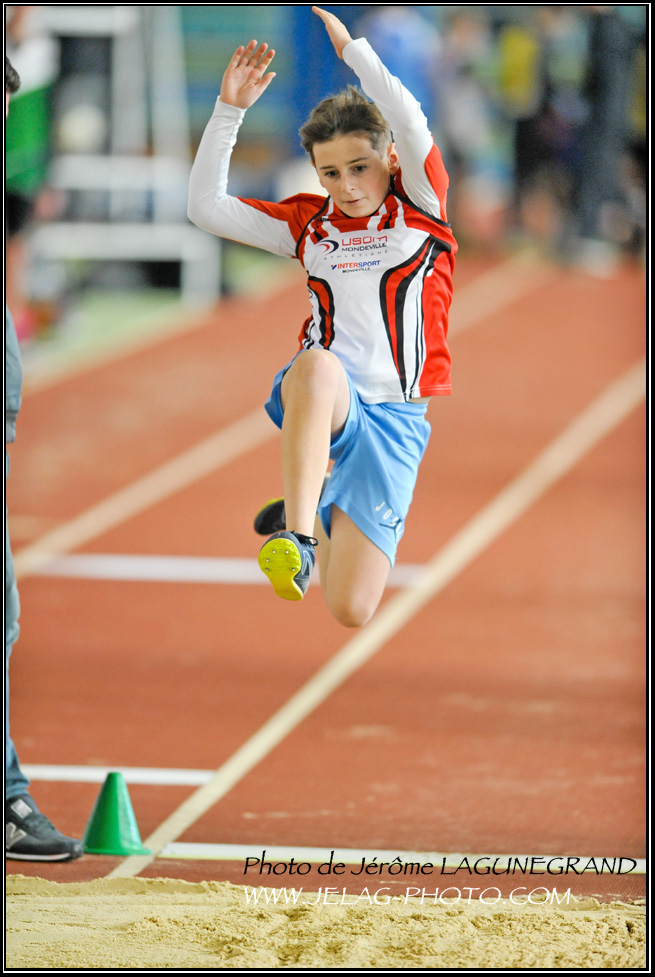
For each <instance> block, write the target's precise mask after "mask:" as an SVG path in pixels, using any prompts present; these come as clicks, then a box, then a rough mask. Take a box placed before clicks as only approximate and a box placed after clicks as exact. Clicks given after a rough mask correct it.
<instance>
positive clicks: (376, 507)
mask: <svg viewBox="0 0 655 977" xmlns="http://www.w3.org/2000/svg"><path fill="white" fill-rule="evenodd" d="M292 362H293V360H292ZM290 366H291V363H289V364H288V365H287V366H285V368H284V369H283V370H280V372H279V373H278V374H277V376H276V377H275V379H274V381H273V389H272V390H271V395H270V397H269V399H268V400H267V402H266V411H267V413H268V415H269V417H270V418H271V420H272V421H273V422H274V423H275V424H277V426H278V427H282V418H283V414H284V412H283V410H282V401H281V393H280V388H281V385H282V379H283V377H284V374H285V373H286V372H287V370H288V369H289V367H290ZM348 383H349V384H350V410H349V412H348V418H347V420H346V423H345V425H344V428H343V430H342V431H341V432H340V434H338V435H337V436H336V437H335V439H334V440H333V441H332V444H331V446H330V458H332V459H333V460H334V465H333V468H332V473H331V475H330V479H329V481H328V483H327V486H326V489H325V492H324V493H323V497H322V499H321V503H320V505H319V509H318V512H319V515H320V517H321V522H322V524H323V529H324V530H325V532H326V534H327V536H328V538H329V536H330V514H331V508H332V506H333V505H336V506H337V507H338V508H339V509H341V510H342V511H343V512H345V513H346V514H347V515H348V516H350V518H351V519H352V521H353V522H354V523H355V525H356V526H357V527H358V528H359V529H361V531H362V532H363V533H364V535H365V536H367V537H368V538H369V539H370V540H371V541H372V542H373V543H375V545H376V546H377V547H379V549H381V550H382V552H383V553H385V554H386V555H387V557H388V558H389V562H390V563H391V565H392V566H393V564H394V562H395V559H396V548H397V546H398V543H399V541H400V538H401V536H402V535H403V532H404V531H405V518H406V516H407V512H408V510H409V506H410V503H411V501H412V495H413V493H414V486H415V484H416V476H417V473H418V466H419V464H420V462H421V459H422V458H423V454H424V452H425V449H426V447H427V443H428V439H429V437H430V425H429V423H428V421H427V419H426V417H425V413H426V410H427V404H406V403H405V404H388V403H385V404H365V403H364V402H363V401H362V400H361V399H360V397H359V394H358V393H357V391H356V390H355V387H354V385H353V383H352V380H351V379H350V377H348Z"/></svg>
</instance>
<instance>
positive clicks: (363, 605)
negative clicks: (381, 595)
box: [328, 597, 378, 628]
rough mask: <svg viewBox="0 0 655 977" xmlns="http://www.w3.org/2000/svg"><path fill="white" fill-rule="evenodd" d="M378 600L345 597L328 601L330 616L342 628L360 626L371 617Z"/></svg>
mask: <svg viewBox="0 0 655 977" xmlns="http://www.w3.org/2000/svg"><path fill="white" fill-rule="evenodd" d="M377 605H378V602H377V601H375V602H374V603H372V602H371V601H367V600H365V599H363V600H357V599H356V598H352V597H351V598H346V599H343V600H340V599H337V600H332V601H328V606H329V608H330V612H331V613H332V616H333V617H334V618H335V620H337V621H338V622H339V624H341V625H342V626H343V627H344V628H362V627H364V625H365V624H368V622H369V621H370V620H371V618H372V617H373V614H374V613H375V610H376V608H377Z"/></svg>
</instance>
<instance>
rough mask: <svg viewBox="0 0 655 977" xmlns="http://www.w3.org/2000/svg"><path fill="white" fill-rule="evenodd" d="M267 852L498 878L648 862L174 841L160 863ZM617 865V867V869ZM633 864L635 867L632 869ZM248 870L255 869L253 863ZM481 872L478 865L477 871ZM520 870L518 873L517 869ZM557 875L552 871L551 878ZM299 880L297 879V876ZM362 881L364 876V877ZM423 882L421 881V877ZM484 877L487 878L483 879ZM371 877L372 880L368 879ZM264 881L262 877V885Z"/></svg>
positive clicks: (298, 859) (276, 857) (283, 859)
mask: <svg viewBox="0 0 655 977" xmlns="http://www.w3.org/2000/svg"><path fill="white" fill-rule="evenodd" d="M264 852H265V861H266V862H267V863H270V864H271V865H272V864H274V863H275V862H277V863H279V864H282V863H284V864H286V865H287V866H289V864H290V862H291V859H293V860H294V862H295V864H296V865H299V864H301V863H303V862H305V863H307V862H308V863H309V864H310V865H312V866H313V867H314V868H317V867H318V866H319V865H321V864H323V863H325V862H329V861H330V860H332V863H333V864H334V865H336V864H337V863H339V862H342V863H343V864H344V865H360V864H361V862H362V859H364V861H365V862H372V861H373V859H374V858H375V859H377V862H378V865H379V864H380V863H381V862H387V863H390V862H393V861H394V859H400V860H401V862H403V863H407V862H415V863H419V864H420V865H428V864H429V865H432V866H435V867H438V868H442V867H443V868H459V867H460V866H461V865H462V863H464V864H465V865H466V863H468V865H470V866H472V865H473V864H474V863H475V862H476V861H477V862H479V861H480V860H481V859H484V866H490V865H491V864H492V863H493V864H494V865H495V868H496V874H500V873H501V872H503V871H506V870H507V869H508V868H512V867H514V868H518V866H519V865H524V864H526V862H527V863H528V864H531V865H533V866H534V871H535V872H536V873H544V872H545V871H546V866H547V865H548V863H550V864H551V867H552V869H553V870H555V869H556V867H557V866H560V867H561V866H564V865H566V861H567V857H568V859H569V862H570V863H571V864H573V865H574V866H575V867H578V870H579V871H580V872H582V867H583V866H584V865H587V866H589V865H590V863H593V865H595V866H596V869H597V870H594V868H593V867H589V869H588V872H587V874H593V875H604V874H615V873H616V872H618V870H619V868H623V867H624V866H625V868H624V871H623V872H622V873H621V874H622V875H643V874H645V872H646V865H647V862H646V859H645V858H628V857H627V856H623V857H620V856H613V857H611V858H608V857H607V856H604V857H601V856H599V855H596V856H593V857H592V856H591V855H589V856H579V855H578V856H572V855H570V856H566V855H507V854H505V855H493V854H481V853H479V854H472V853H464V852H416V851H385V850H382V849H379V848H372V849H359V848H334V849H333V848H302V847H300V846H298V847H294V848H289V847H288V846H280V845H266V844H262V845H209V844H199V843H197V842H179V841H178V842H172V843H171V844H170V845H166V847H165V848H163V849H162V850H161V852H160V853H159V857H160V858H180V859H188V860H190V861H216V862H243V863H245V861H246V859H247V858H251V859H260V860H262V853H264ZM465 860H466V861H465ZM619 862H621V865H620V866H619ZM632 863H634V867H633V866H632ZM251 867H253V868H254V867H255V863H254V862H253V864H252V866H251ZM481 868H482V866H481ZM519 871H520V869H519ZM271 873H272V878H273V879H274V880H275V879H279V878H280V875H279V874H275V873H274V872H272V869H269V870H268V872H266V871H264V873H263V874H264V877H265V878H266V879H268V880H269V882H270V880H271ZM556 874H557V873H556V872H555V871H553V875H556ZM296 877H297V875H296ZM364 877H366V875H364ZM422 877H423V878H424V876H422ZM486 877H487V876H486V875H485V878H486ZM489 877H490V878H493V873H490V875H489ZM369 878H370V876H369ZM261 880H262V876H261V875H260V882H259V884H260V885H261ZM399 880H400V881H403V882H404V883H406V882H407V876H404V877H403V878H402V879H400V877H399Z"/></svg>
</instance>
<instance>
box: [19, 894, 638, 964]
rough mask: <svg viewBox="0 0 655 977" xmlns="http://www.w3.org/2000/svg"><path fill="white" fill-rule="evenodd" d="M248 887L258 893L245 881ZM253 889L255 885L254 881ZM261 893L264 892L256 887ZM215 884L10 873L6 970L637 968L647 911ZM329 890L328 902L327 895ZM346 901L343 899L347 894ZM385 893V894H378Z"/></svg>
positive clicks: (594, 904)
mask: <svg viewBox="0 0 655 977" xmlns="http://www.w3.org/2000/svg"><path fill="white" fill-rule="evenodd" d="M248 891H249V892H250V893H252V892H253V891H254V890H248ZM260 891H261V890H260ZM266 891H267V893H268V895H269V898H270V897H271V892H272V890H266ZM246 893H247V890H246V889H244V888H243V887H241V886H235V885H230V884H229V883H222V882H202V883H199V884H194V883H189V882H182V881H177V880H174V879H138V878H137V879H99V880H97V881H94V882H80V883H65V884H59V883H55V882H46V881H44V880H43V879H36V878H26V877H24V876H21V875H15V876H9V877H8V878H7V961H6V963H7V966H8V967H9V968H11V969H36V968H42V969H61V970H64V969H85V970H87V969H111V968H117V969H134V968H143V969H147V968H153V969H169V968H188V969H205V968H206V969H212V968H214V969H264V968H266V969H270V968H289V969H294V968H303V969H325V968H331V967H334V968H344V967H348V968H357V967H359V968H365V969H375V968H389V969H394V970H403V969H414V968H438V969H445V968H453V969H466V968H482V969H487V968H512V969H513V968H516V969H533V968H562V969H574V968H581V969H607V968H616V969H627V968H643V967H645V965H646V908H645V906H644V905H642V904H631V905H626V904H624V903H617V902H615V903H611V904H608V905H604V904H601V903H599V902H598V901H597V900H595V899H584V900H577V901H576V900H573V899H571V900H570V901H569V902H568V904H567V903H566V902H564V903H562V904H559V905H557V904H555V903H553V902H552V901H551V902H543V903H538V904H534V905H530V904H525V905H512V904H511V903H510V902H509V901H508V900H502V901H499V902H496V903H494V904H491V903H490V904H487V903H481V902H479V901H477V900H474V901H472V902H471V903H470V904H468V901H466V900H460V901H459V902H454V901H453V902H445V903H444V904H437V905H436V906H435V905H433V904H427V903H424V904H423V905H421V904H420V902H416V901H413V902H412V901H410V902H409V903H408V904H405V903H404V902H396V901H393V902H391V903H390V904H386V905H385V904H384V902H383V901H381V902H380V904H375V902H374V901H373V898H372V896H373V893H371V898H370V899H369V898H366V897H365V898H359V899H358V901H357V902H356V903H355V904H353V903H352V902H351V903H350V904H346V905H341V904H334V905H326V904H324V903H323V904H321V903H320V902H319V903H318V904H317V905H311V903H312V902H313V901H314V900H315V899H316V896H310V895H309V894H306V895H305V894H302V895H301V896H300V899H299V901H298V902H297V903H296V904H295V905H293V904H290V905H287V904H284V903H282V904H280V903H279V902H278V903H277V904H273V903H268V904H267V903H266V902H265V901H263V900H262V898H261V897H260V900H259V902H258V903H256V904H255V903H254V902H252V901H251V902H250V903H248V902H247V900H246ZM336 898H337V897H335V896H331V897H330V899H334V900H335V901H336ZM348 898H349V899H352V897H348ZM380 898H382V897H380Z"/></svg>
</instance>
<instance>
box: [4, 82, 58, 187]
mask: <svg viewBox="0 0 655 977" xmlns="http://www.w3.org/2000/svg"><path fill="white" fill-rule="evenodd" d="M51 93H52V86H50V85H47V86H45V87H43V88H33V89H31V90H30V91H26V92H25V93H24V94H22V93H21V92H20V91H19V92H17V93H16V95H14V96H13V98H12V100H11V110H10V112H9V115H8V117H7V129H6V179H5V184H6V188H7V190H9V191H11V192H13V193H17V194H20V195H21V196H23V197H33V196H34V195H35V194H36V193H37V192H38V190H39V189H40V187H42V186H43V184H44V182H45V178H46V170H47V166H48V159H49V152H50V149H49V147H50V97H51Z"/></svg>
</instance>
